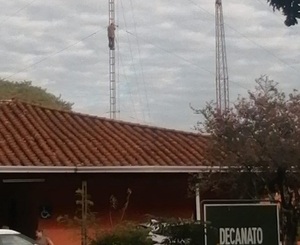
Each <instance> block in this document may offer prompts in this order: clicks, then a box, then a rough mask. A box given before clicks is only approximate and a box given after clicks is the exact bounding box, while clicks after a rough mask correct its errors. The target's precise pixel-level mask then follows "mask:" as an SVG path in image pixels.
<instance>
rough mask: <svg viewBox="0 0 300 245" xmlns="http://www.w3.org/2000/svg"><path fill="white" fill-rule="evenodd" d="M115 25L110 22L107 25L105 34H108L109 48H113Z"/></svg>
mask: <svg viewBox="0 0 300 245" xmlns="http://www.w3.org/2000/svg"><path fill="white" fill-rule="evenodd" d="M116 27H117V26H116V25H115V24H114V23H113V22H112V23H111V24H110V25H109V26H108V27H107V36H108V47H109V48H110V50H114V49H115V30H116Z"/></svg>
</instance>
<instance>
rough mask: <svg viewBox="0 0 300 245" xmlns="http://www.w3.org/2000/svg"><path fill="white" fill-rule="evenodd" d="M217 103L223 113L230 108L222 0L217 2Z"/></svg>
mask: <svg viewBox="0 0 300 245" xmlns="http://www.w3.org/2000/svg"><path fill="white" fill-rule="evenodd" d="M215 8H216V16H215V17H216V102H217V109H218V110H219V111H220V112H221V113H222V112H224V111H226V110H227V109H228V108H229V84H228V68H227V57H226V45H225V31H224V19H223V10H222V0H216V7H215Z"/></svg>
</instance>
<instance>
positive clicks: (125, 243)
mask: <svg viewBox="0 0 300 245" xmlns="http://www.w3.org/2000/svg"><path fill="white" fill-rule="evenodd" d="M148 233H149V231H148V230H146V229H142V228H139V227H137V226H136V225H133V224H125V225H124V224H123V225H120V226H118V227H116V228H115V229H114V230H113V231H111V232H108V233H106V234H103V235H102V236H99V237H98V238H96V239H95V240H93V241H92V242H91V244H90V245H152V241H151V239H149V237H148Z"/></svg>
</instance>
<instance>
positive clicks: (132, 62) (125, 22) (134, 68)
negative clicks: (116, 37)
mask: <svg viewBox="0 0 300 245" xmlns="http://www.w3.org/2000/svg"><path fill="white" fill-rule="evenodd" d="M120 2H121V7H122V13H123V20H124V26H125V29H127V21H126V17H125V10H124V6H123V1H122V0H121V1H120ZM127 40H128V45H129V52H130V56H131V66H132V69H133V71H134V74H135V81H136V83H137V89H138V98H139V102H140V103H141V104H142V99H141V94H140V87H139V82H138V79H137V71H136V67H135V65H134V59H133V51H132V46H131V42H130V38H129V36H128V35H127ZM142 116H143V120H144V121H145V113H144V110H142Z"/></svg>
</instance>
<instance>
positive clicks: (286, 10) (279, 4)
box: [267, 0, 300, 26]
mask: <svg viewBox="0 0 300 245" xmlns="http://www.w3.org/2000/svg"><path fill="white" fill-rule="evenodd" d="M267 1H268V3H269V4H270V5H271V6H272V7H273V10H275V9H277V10H280V11H282V12H283V14H284V15H285V16H286V19H285V22H284V23H285V24H286V25H287V26H292V25H296V24H298V21H297V19H299V18H300V0H267Z"/></svg>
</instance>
